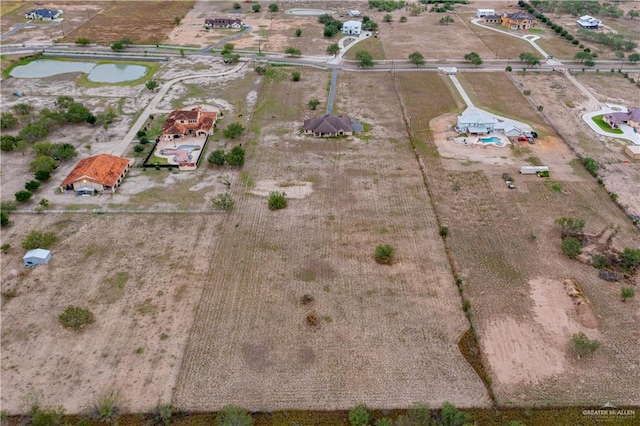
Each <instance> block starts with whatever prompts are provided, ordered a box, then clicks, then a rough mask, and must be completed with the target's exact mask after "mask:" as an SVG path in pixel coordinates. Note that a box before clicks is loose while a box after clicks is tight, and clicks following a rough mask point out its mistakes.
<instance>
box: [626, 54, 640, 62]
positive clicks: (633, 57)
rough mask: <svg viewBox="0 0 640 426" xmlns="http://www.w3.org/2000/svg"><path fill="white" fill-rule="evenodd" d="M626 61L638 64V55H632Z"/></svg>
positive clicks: (639, 56) (639, 57) (639, 60)
mask: <svg viewBox="0 0 640 426" xmlns="http://www.w3.org/2000/svg"><path fill="white" fill-rule="evenodd" d="M627 59H629V61H631V62H640V53H632V54H630V55H629V56H628V57H627Z"/></svg>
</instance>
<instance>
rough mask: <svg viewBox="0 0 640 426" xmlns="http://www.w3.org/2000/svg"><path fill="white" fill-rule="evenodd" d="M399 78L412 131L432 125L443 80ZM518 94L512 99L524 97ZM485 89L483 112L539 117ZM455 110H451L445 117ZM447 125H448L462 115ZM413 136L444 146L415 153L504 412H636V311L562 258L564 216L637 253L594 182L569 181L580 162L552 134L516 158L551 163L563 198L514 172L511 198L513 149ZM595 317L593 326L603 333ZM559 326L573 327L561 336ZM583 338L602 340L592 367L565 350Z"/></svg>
mask: <svg viewBox="0 0 640 426" xmlns="http://www.w3.org/2000/svg"><path fill="white" fill-rule="evenodd" d="M474 77H475V75H474ZM472 78H473V77H472ZM495 80H496V82H495V83H493V84H505V85H506V83H508V82H507V81H506V80H507V79H506V78H504V79H502V78H499V77H498V78H495ZM399 81H400V83H401V85H400V87H401V91H402V99H403V102H404V104H405V105H406V108H407V111H412V114H413V120H414V122H416V121H417V122H429V120H430V118H431V117H432V116H433V115H434V114H435V112H434V111H427V112H425V113H423V112H422V111H423V105H424V104H425V103H428V100H426V99H430V96H431V93H432V92H433V91H436V92H437V93H439V92H442V91H444V84H443V83H442V82H441V83H440V86H441V87H440V88H438V87H437V86H438V82H437V81H431V82H430V84H429V85H416V84H414V83H412V82H411V80H409V77H404V76H403V75H402V74H401V75H400V78H399ZM474 82H475V83H479V80H474ZM501 82H504V83H501ZM487 83H488V84H490V85H491V84H492V83H490V82H487ZM509 84H511V83H509ZM511 85H512V86H513V84H511ZM513 87H515V86H513ZM493 88H494V89H495V88H496V87H495V86H494V87H493ZM507 90H508V89H507ZM513 90H514V91H515V93H514V94H513V96H514V97H515V96H516V95H517V94H518V93H517V91H516V90H515V89H513ZM490 92H491V91H490V90H489V89H487V92H486V98H482V97H480V96H478V99H480V100H482V102H480V103H479V106H483V105H490V104H491V105H493V108H495V109H497V110H500V111H501V112H502V111H513V114H514V115H522V118H529V120H531V121H533V120H534V119H535V117H534V116H533V113H530V112H527V111H526V110H522V109H521V108H522V107H519V106H518V103H517V101H514V100H509V99H507V98H504V100H503V101H502V102H503V103H502V104H501V103H500V102H499V101H497V100H496V99H495V95H491V93H498V90H493V91H492V92H491V93H490ZM498 96H502V95H498ZM492 99H493V100H492ZM516 99H517V98H516ZM527 106H528V105H527ZM454 108H455V104H454V103H453V102H452V101H449V102H448V103H446V104H443V105H442V107H441V110H440V112H441V113H445V112H449V111H453V109H454ZM450 117H451V118H450V121H449V122H453V120H455V117H454V116H453V115H451V116H450ZM431 122H432V123H433V120H431ZM441 127H442V128H444V124H443V125H441ZM415 131H419V132H420V133H419V136H421V137H423V138H427V140H433V141H435V142H436V143H437V146H438V148H439V149H440V151H437V152H436V154H437V155H434V153H433V150H432V148H431V147H430V146H429V145H427V146H426V147H424V148H421V147H420V145H417V148H418V152H420V153H421V155H422V158H423V161H424V162H425V168H424V171H425V176H426V179H427V183H428V185H429V188H430V193H431V194H432V200H434V205H435V208H436V212H437V215H438V218H439V220H440V222H441V223H444V224H447V226H448V227H449V234H448V237H447V240H446V241H447V247H448V248H449V249H450V250H451V255H452V258H453V260H454V262H455V265H456V273H457V275H458V276H459V277H460V278H461V279H462V280H463V283H464V284H463V287H464V292H465V296H466V297H468V299H469V301H470V305H471V310H472V322H473V324H474V326H475V329H476V330H477V332H478V335H479V339H480V345H481V348H482V355H483V358H484V360H485V367H486V368H488V370H489V372H490V374H491V376H492V378H493V381H492V383H493V385H492V387H493V391H494V393H495V395H496V398H497V402H498V404H501V405H505V406H510V405H522V404H526V405H538V404H545V405H562V404H599V403H600V402H599V401H600V400H601V399H602V398H605V399H607V400H616V401H620V403H622V404H625V403H626V404H632V403H633V401H634V400H636V399H637V395H629V394H627V393H626V392H625V391H623V389H628V386H632V385H631V382H630V380H632V379H630V378H629V376H628V375H626V374H624V372H623V371H624V367H623V364H624V363H625V362H627V361H626V360H627V359H628V358H627V357H628V355H622V354H630V353H631V352H630V351H631V350H632V349H631V347H632V346H633V344H634V343H633V341H634V338H633V337H631V336H634V335H635V334H634V332H633V330H632V328H633V327H632V325H631V323H632V322H633V321H632V320H631V318H632V317H633V315H634V310H633V309H626V308H624V307H622V306H620V304H621V302H620V301H619V298H618V295H617V292H619V289H618V288H617V287H616V286H615V285H609V284H604V283H603V282H602V281H600V280H599V279H598V278H597V273H596V270H595V269H593V268H591V267H588V266H585V265H582V264H579V263H576V262H574V261H571V260H569V259H568V258H566V257H564V256H563V255H562V254H561V252H560V249H559V244H560V239H559V235H558V230H557V228H556V227H555V225H554V224H553V221H554V220H555V219H556V218H557V217H561V216H578V217H582V218H584V219H585V220H586V222H587V224H588V226H587V227H588V229H589V230H590V232H593V231H596V230H600V229H602V228H603V227H606V226H607V225H609V224H616V225H618V226H621V227H622V228H624V229H625V231H624V232H622V233H621V234H620V235H621V236H620V237H619V238H621V240H622V241H621V242H620V244H623V245H631V246H637V244H638V240H639V237H638V232H637V230H634V229H633V228H632V227H631V225H630V224H629V222H628V221H627V220H626V219H625V217H624V215H623V214H622V213H621V212H620V210H619V209H618V208H617V207H616V206H615V205H614V204H613V203H612V202H611V201H610V200H609V197H608V195H607V194H606V193H605V192H604V191H602V190H601V189H599V188H598V186H597V184H596V183H595V182H594V181H593V180H592V179H590V178H589V177H588V176H585V175H584V173H580V174H575V173H574V172H572V166H571V165H570V161H571V159H572V158H573V156H572V155H571V154H570V152H569V150H568V149H567V148H566V147H565V146H564V145H563V144H562V143H560V142H559V141H558V140H557V139H555V138H553V137H549V138H548V140H544V141H539V142H537V143H536V145H534V146H532V147H531V148H529V150H530V151H529V152H528V153H527V154H526V155H525V156H523V157H520V158H524V157H538V158H539V159H540V161H542V162H543V163H545V164H549V162H551V161H555V162H556V163H557V165H556V166H555V168H554V170H556V172H555V173H556V178H555V179H554V182H553V183H554V184H555V185H559V186H560V188H561V189H562V191H560V192H559V191H556V190H554V188H553V185H551V184H545V182H544V181H543V180H542V179H539V178H527V177H525V176H517V172H516V176H517V177H516V185H518V190H516V191H509V190H508V189H506V188H505V187H504V182H502V181H501V177H500V176H501V173H503V172H505V171H507V172H513V171H516V170H517V169H516V168H515V167H517V165H518V164H520V162H521V161H523V160H520V159H519V157H514V156H513V154H512V153H510V152H508V151H507V152H493V151H491V150H487V151H485V150H469V151H465V150H464V147H463V148H460V149H457V151H455V150H454V147H450V148H449V147H448V146H449V145H450V144H451V142H450V139H447V138H446V137H445V136H444V134H443V133H437V134H434V133H432V132H430V131H428V130H427V129H420V128H416V129H415ZM443 150H444V151H446V154H442V151H443ZM456 152H457V153H463V154H465V155H464V156H462V155H460V156H459V157H456V156H454V154H452V153H456ZM458 155H459V154H458ZM487 156H490V158H491V160H489V158H488V157H487ZM468 158H472V159H473V161H468ZM563 163H564V164H563ZM622 234H624V235H622ZM567 277H570V278H572V279H573V280H574V281H575V282H576V283H578V285H579V286H580V288H581V289H582V292H583V293H584V294H585V296H586V297H587V298H588V300H589V301H590V303H591V305H588V307H586V308H584V309H586V310H584V311H581V310H578V309H576V308H575V307H574V306H573V305H572V302H571V301H570V300H569V298H568V297H567V296H566V293H565V292H564V290H563V287H562V279H564V278H567ZM590 315H593V316H595V318H598V319H597V321H596V323H597V325H595V326H594V324H593V322H592V320H590V319H589V318H593V317H591V316H590ZM559 323H563V324H566V326H563V327H558V324H559ZM578 330H583V331H584V332H586V333H587V334H588V335H590V336H592V337H595V338H598V339H600V340H601V341H602V347H601V351H600V353H599V354H598V355H597V356H596V357H594V358H593V359H588V360H577V359H576V357H575V356H574V355H572V353H571V352H570V351H568V340H569V337H570V335H571V333H574V332H577V331H578ZM632 357H633V359H634V362H636V361H637V360H638V357H637V356H636V355H633V356H632ZM594 369H597V371H599V373H598V374H597V375H596V374H593V371H595V370H594ZM585 374H589V375H590V382H589V383H588V384H584V383H582V382H580V377H583V376H584V375H585ZM603 389H606V392H604V391H603ZM605 394H606V396H605Z"/></svg>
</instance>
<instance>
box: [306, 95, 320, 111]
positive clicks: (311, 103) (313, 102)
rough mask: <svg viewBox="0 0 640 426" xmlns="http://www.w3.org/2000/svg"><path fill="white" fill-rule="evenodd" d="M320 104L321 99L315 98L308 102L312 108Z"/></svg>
mask: <svg viewBox="0 0 640 426" xmlns="http://www.w3.org/2000/svg"><path fill="white" fill-rule="evenodd" d="M318 105H320V101H319V100H317V99H315V98H313V99H311V100H310V101H309V103H307V106H308V107H309V108H310V109H312V110H315V109H316V108H318Z"/></svg>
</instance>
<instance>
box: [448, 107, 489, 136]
mask: <svg viewBox="0 0 640 426" xmlns="http://www.w3.org/2000/svg"><path fill="white" fill-rule="evenodd" d="M497 123H498V120H496V119H495V118H494V117H492V116H491V115H489V114H487V113H484V112H482V111H471V112H469V113H462V115H459V116H458V122H457V124H456V130H457V131H458V132H460V133H472V134H477V135H483V134H486V133H491V132H493V130H494V128H495V126H496V124H497Z"/></svg>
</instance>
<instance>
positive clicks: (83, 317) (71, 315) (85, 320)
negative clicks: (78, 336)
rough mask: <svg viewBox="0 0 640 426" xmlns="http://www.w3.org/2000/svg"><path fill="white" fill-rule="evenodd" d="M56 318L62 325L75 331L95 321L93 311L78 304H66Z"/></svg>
mask: <svg viewBox="0 0 640 426" xmlns="http://www.w3.org/2000/svg"><path fill="white" fill-rule="evenodd" d="M58 320H59V321H60V324H62V326H63V327H65V328H71V329H73V330H75V331H80V330H82V329H83V328H84V327H85V326H87V325H89V324H92V323H94V322H95V321H96V319H95V317H94V315H93V312H91V311H90V310H88V309H85V308H82V307H80V306H67V307H66V308H65V310H64V311H62V313H61V314H60V315H59V316H58Z"/></svg>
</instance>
